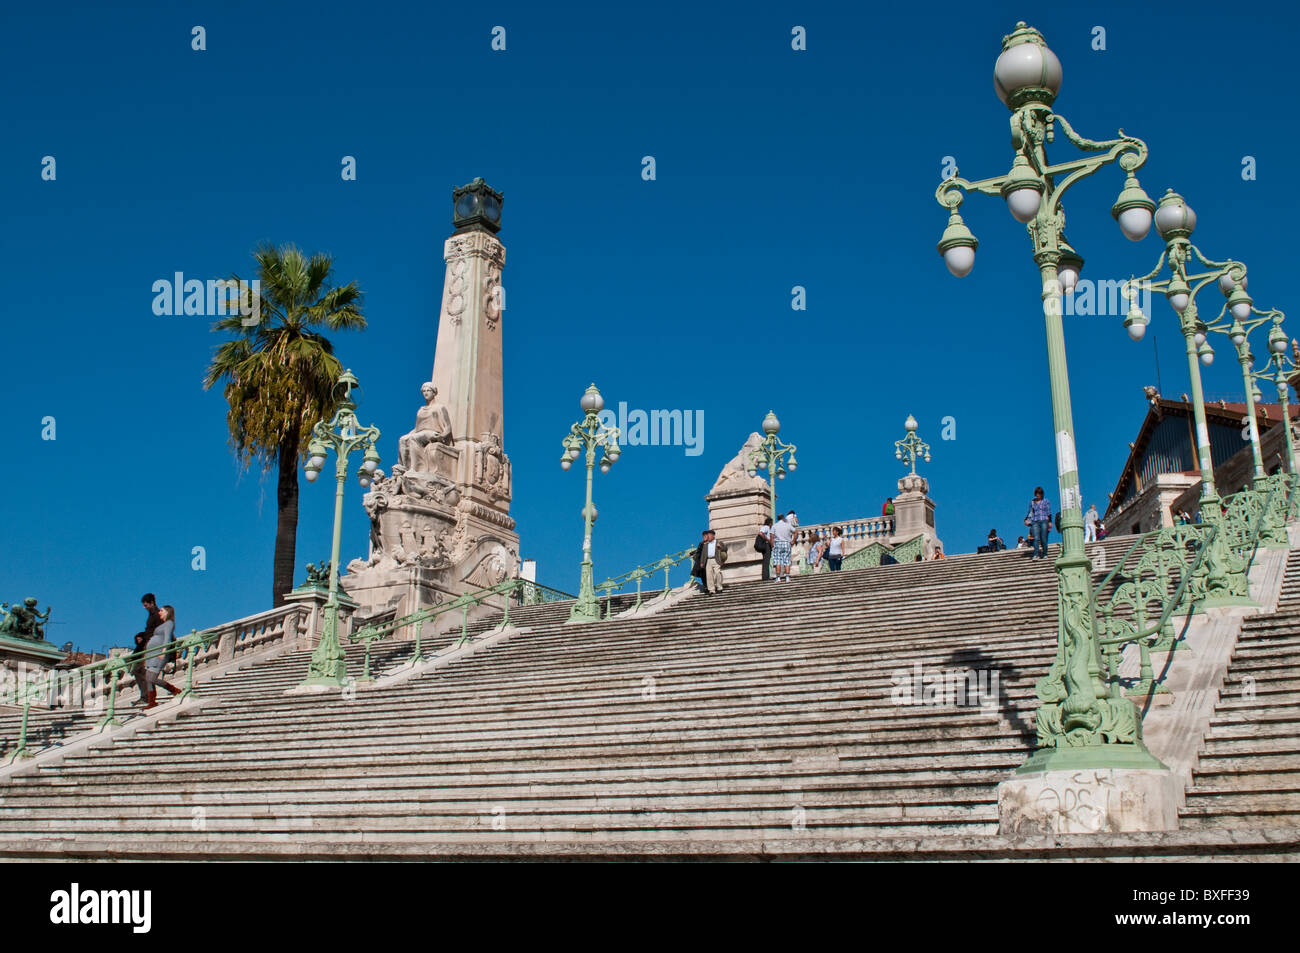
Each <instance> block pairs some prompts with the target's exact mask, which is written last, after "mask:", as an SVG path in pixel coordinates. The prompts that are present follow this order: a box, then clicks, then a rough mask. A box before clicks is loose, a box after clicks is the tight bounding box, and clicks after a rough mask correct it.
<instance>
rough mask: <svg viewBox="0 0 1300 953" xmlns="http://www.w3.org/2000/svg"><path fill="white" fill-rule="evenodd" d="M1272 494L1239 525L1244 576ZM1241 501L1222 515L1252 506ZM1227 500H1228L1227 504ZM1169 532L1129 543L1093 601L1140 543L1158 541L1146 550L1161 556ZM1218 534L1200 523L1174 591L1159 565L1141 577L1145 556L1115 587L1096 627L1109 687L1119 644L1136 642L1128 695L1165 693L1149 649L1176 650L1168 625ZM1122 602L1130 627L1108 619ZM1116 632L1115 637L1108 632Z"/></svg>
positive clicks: (1214, 528)
mask: <svg viewBox="0 0 1300 953" xmlns="http://www.w3.org/2000/svg"><path fill="white" fill-rule="evenodd" d="M1241 493H1242V494H1254V493H1255V491H1254V490H1242V491H1241ZM1276 493H1277V487H1276V486H1272V487H1270V488H1269V491H1268V493H1267V494H1265V495H1264V501H1263V504H1262V506H1260V507H1259V508H1258V511H1257V512H1256V513H1255V515H1254V518H1253V519H1251V520H1250V521H1249V523H1248V524H1247V525H1246V526H1244V527H1241V529H1242V530H1244V532H1243V535H1242V537H1240V538H1241V542H1240V543H1238V544H1236V546H1237V547H1239V549H1240V551H1241V552H1239V553H1238V556H1239V557H1240V556H1241V554H1242V553H1244V551H1245V550H1247V549H1248V550H1249V552H1250V555H1249V557H1248V558H1247V559H1246V565H1245V569H1244V571H1246V572H1249V570H1250V566H1251V563H1253V561H1254V558H1255V554H1256V552H1257V551H1258V548H1259V540H1260V536H1261V535H1262V531H1263V528H1264V525H1265V515H1266V514H1267V512H1268V508H1269V507H1270V506H1271V505H1272V503H1273V499H1274V497H1275V495H1276ZM1233 496H1234V497H1236V496H1238V494H1234V495H1233ZM1240 498H1241V500H1242V503H1241V505H1239V506H1236V507H1232V508H1229V515H1228V516H1227V517H1226V518H1227V519H1228V520H1232V518H1233V516H1234V515H1237V514H1241V513H1242V512H1243V510H1246V509H1247V508H1248V507H1250V506H1251V503H1250V497H1249V496H1241V497H1240ZM1231 499H1232V498H1231V497H1230V498H1229V500H1231ZM1224 505H1225V508H1227V507H1228V506H1229V501H1225V503H1224ZM1168 529H1170V528H1169V527H1166V528H1165V529H1162V530H1156V531H1154V532H1153V533H1147V534H1144V535H1143V536H1141V537H1139V539H1137V540H1135V541H1134V544H1133V545H1132V546H1130V547H1129V549H1128V552H1126V553H1125V554H1124V556H1123V557H1122V558H1121V559H1120V561H1119V563H1118V564H1117V565H1116V567H1115V569H1114V570H1112V571H1111V572H1110V573H1109V574H1107V576H1106V578H1105V579H1104V580H1102V583H1101V584H1100V585H1099V586H1098V587H1097V588H1096V589H1095V590H1094V591H1093V598H1094V600H1095V599H1096V597H1097V595H1098V594H1099V593H1100V592H1101V591H1102V589H1103V588H1104V587H1105V586H1106V584H1107V583H1109V582H1110V580H1111V579H1113V578H1114V576H1115V574H1116V573H1117V572H1118V571H1119V570H1120V568H1121V567H1123V566H1124V564H1125V563H1126V562H1127V561H1128V558H1129V556H1130V555H1132V553H1133V552H1134V550H1135V549H1136V548H1137V545H1138V544H1139V543H1149V542H1151V541H1153V540H1155V541H1157V544H1156V548H1155V549H1153V550H1150V552H1155V553H1157V554H1158V553H1160V552H1161V549H1160V543H1159V540H1160V537H1161V535H1162V534H1165V533H1167V531H1168ZM1219 530H1220V525H1219V524H1217V523H1215V524H1208V525H1203V526H1202V527H1201V528H1200V530H1199V532H1198V533H1197V542H1196V558H1195V559H1194V560H1192V561H1191V562H1190V563H1188V562H1187V561H1186V560H1184V561H1183V566H1182V570H1181V571H1180V574H1179V575H1180V578H1179V581H1178V586H1177V587H1176V588H1175V590H1174V591H1173V593H1170V592H1169V589H1168V577H1167V574H1166V573H1165V570H1164V564H1163V562H1162V563H1160V564H1159V565H1160V569H1159V570H1158V571H1157V573H1156V578H1154V579H1145V580H1144V579H1143V578H1142V574H1143V572H1144V569H1149V568H1150V567H1149V565H1147V557H1145V556H1144V557H1143V559H1142V560H1141V561H1140V562H1139V564H1138V566H1137V568H1136V570H1135V571H1134V572H1133V573H1132V574H1131V578H1130V579H1129V581H1127V582H1125V583H1123V584H1121V585H1120V586H1119V587H1118V588H1117V589H1116V591H1115V595H1114V596H1113V597H1112V599H1111V601H1110V603H1109V604H1108V605H1106V606H1105V607H1104V608H1103V610H1102V617H1103V618H1102V620H1101V625H1102V626H1103V628H1104V635H1102V634H1099V635H1098V638H1097V651H1098V652H1099V653H1101V654H1103V655H1105V656H1108V657H1109V664H1108V666H1107V668H1108V671H1107V677H1108V680H1109V681H1110V683H1111V684H1112V685H1115V686H1118V684H1119V663H1120V657H1121V655H1122V653H1123V650H1124V646H1126V645H1128V644H1130V643H1137V646H1138V650H1139V653H1140V656H1139V662H1140V672H1139V680H1138V683H1137V684H1136V685H1135V686H1134V687H1133V688H1131V689H1129V692H1128V694H1129V695H1130V696H1150V695H1153V694H1160V693H1165V692H1168V689H1167V688H1166V687H1165V686H1164V684H1163V682H1164V673H1162V675H1161V677H1160V678H1159V679H1157V678H1156V677H1155V672H1154V670H1153V668H1152V665H1151V650H1152V649H1153V648H1157V649H1158V648H1162V643H1167V645H1164V646H1163V647H1164V648H1167V649H1168V650H1170V651H1173V650H1174V649H1175V648H1176V647H1177V640H1176V639H1174V637H1173V632H1172V629H1170V628H1169V624H1170V621H1171V619H1172V617H1173V615H1174V613H1175V612H1177V611H1178V610H1179V609H1180V608H1182V607H1184V606H1185V605H1186V603H1187V596H1188V589H1189V587H1190V586H1191V585H1192V582H1193V580H1195V579H1197V578H1198V576H1199V574H1200V572H1201V570H1202V567H1203V566H1204V564H1205V561H1206V559H1207V557H1208V556H1209V553H1210V549H1211V547H1212V546H1213V544H1214V541H1215V539H1216V537H1217V535H1218V533H1219ZM1229 545H1233V543H1232V542H1231V541H1230V543H1229ZM1152 600H1156V601H1158V603H1159V605H1160V607H1161V612H1160V615H1159V616H1158V618H1157V619H1156V621H1155V623H1154V624H1152V625H1148V623H1147V610H1146V607H1147V604H1148V602H1149V601H1152ZM1125 604H1128V605H1131V606H1132V608H1133V622H1132V623H1122V622H1119V621H1117V620H1115V619H1114V618H1113V612H1114V610H1115V608H1116V606H1117V605H1125ZM1129 624H1131V625H1132V631H1123V629H1124V627H1126V626H1127V625H1129ZM1116 632H1118V633H1119V634H1118V635H1115V634H1113V633H1116ZM1099 661H1100V660H1099ZM1167 669H1168V666H1166V671H1167Z"/></svg>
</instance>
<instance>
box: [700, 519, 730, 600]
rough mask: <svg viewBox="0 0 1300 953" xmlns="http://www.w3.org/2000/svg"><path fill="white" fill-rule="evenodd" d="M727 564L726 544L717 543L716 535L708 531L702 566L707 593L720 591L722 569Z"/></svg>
mask: <svg viewBox="0 0 1300 953" xmlns="http://www.w3.org/2000/svg"><path fill="white" fill-rule="evenodd" d="M726 563H727V544H726V543H720V542H718V534H717V533H715V532H714V531H713V530H709V543H708V546H707V547H706V548H705V551H704V565H705V569H706V571H707V573H708V576H707V578H708V582H709V592H711V593H713V592H721V591H722V567H723V566H725V565H726Z"/></svg>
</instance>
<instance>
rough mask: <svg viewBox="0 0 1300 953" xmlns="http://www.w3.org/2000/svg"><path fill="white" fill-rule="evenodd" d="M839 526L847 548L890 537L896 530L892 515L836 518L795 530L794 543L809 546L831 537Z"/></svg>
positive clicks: (858, 546)
mask: <svg viewBox="0 0 1300 953" xmlns="http://www.w3.org/2000/svg"><path fill="white" fill-rule="evenodd" d="M836 528H838V529H839V531H840V536H841V537H842V538H843V539H844V542H845V546H846V548H850V549H857V548H860V547H861V546H866V545H868V544H870V543H873V542H875V541H876V540H885V539H888V538H889V537H890V536H891V535H892V534H893V532H894V518H893V517H892V516H868V517H864V518H863V519H856V520H834V521H832V522H828V523H813V524H811V525H809V526H800V527H799V528H798V529H796V530H795V531H794V542H793V543H792V545H794V546H798V545H801V544H802V545H804V546H807V545H809V543H811V542H813V541H814V540H816V539H818V538H825V539H830V538H831V530H833V529H836Z"/></svg>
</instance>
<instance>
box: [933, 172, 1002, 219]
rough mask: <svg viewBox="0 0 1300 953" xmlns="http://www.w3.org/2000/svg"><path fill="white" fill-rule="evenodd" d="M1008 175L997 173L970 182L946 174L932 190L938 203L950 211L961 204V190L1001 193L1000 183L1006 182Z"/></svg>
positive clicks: (990, 193) (987, 193)
mask: <svg viewBox="0 0 1300 953" xmlns="http://www.w3.org/2000/svg"><path fill="white" fill-rule="evenodd" d="M1007 178H1008V176H1005V175H999V176H995V177H994V178H991V179H980V180H979V181H977V182H972V181H971V180H970V179H963V178H962V177H961V176H959V175H956V174H953V175H950V176H948V178H946V179H944V180H943V181H942V182H940V183H939V187H938V188H937V189H935V190H934V197H935V199H936V200H937V201H938V203H939V204H940V205H942V206H943V207H944V208H946V209H948V210H949V211H952V210H953V209H955V208H957V207H958V206H959V205H961V203H962V200H963V199H964V198H965V196H963V195H962V193H963V192H982V193H983V194H985V195H1001V194H1002V184H1003V183H1004V182H1006V180H1007Z"/></svg>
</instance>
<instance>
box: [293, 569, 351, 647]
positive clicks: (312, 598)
mask: <svg viewBox="0 0 1300 953" xmlns="http://www.w3.org/2000/svg"><path fill="white" fill-rule="evenodd" d="M329 598H330V593H329V590H328V589H321V588H319V587H317V586H311V585H302V586H299V587H298V588H296V589H294V590H293V591H292V592H289V593H286V594H285V597H284V601H285V602H292V603H297V604H298V605H300V606H302V607H303V609H304V610H306V611H307V612H308V613H309V615H308V617H307V632H306V638H307V644H306V645H303V646H300V648H305V649H311V648H315V647H316V643H318V642H319V641H320V637H321V634H322V633H323V632H324V631H325V603H327V602H329ZM356 610H357V603H356V601H355V600H354V599H351V598H350V597H349V596H348V594H347V593H346V592H344V591H343V590H342V589H340V590H339V631H338V636H339V641H341V642H343V643H344V644H346V642H347V638H348V636H349V635H351V634H352V614H353V613H354V612H355V611H356ZM285 624H286V625H289V624H293V623H291V622H290V621H289V620H286V621H285ZM285 639H286V641H296V637H295V638H294V639H292V640H291V639H290V638H289V635H288V633H285Z"/></svg>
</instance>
